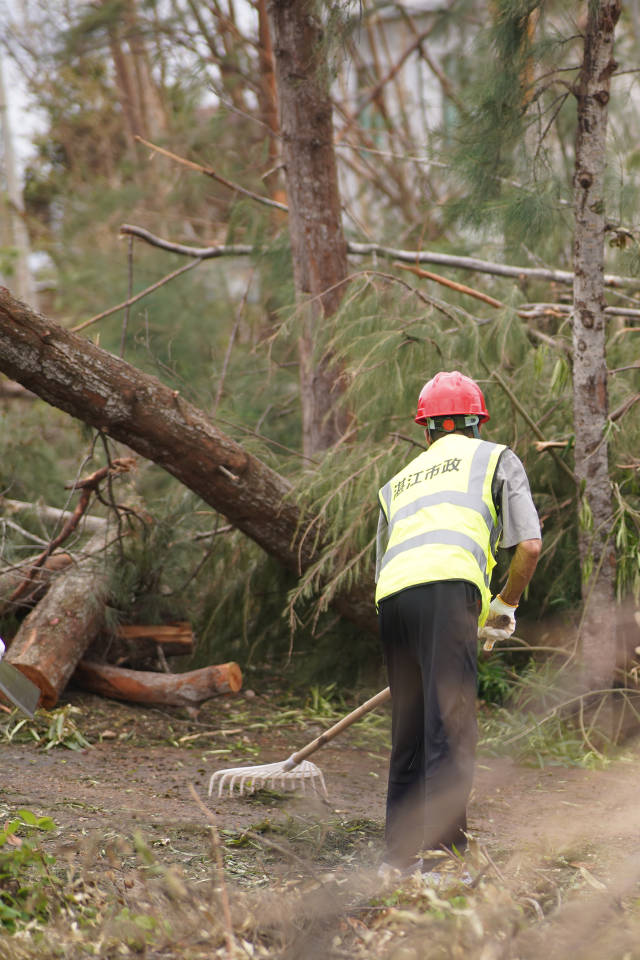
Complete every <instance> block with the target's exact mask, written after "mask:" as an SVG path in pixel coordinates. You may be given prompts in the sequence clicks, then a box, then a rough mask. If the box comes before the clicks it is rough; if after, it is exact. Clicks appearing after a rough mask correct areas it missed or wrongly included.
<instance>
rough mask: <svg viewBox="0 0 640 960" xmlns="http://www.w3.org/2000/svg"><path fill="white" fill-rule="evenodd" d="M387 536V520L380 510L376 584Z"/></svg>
mask: <svg viewBox="0 0 640 960" xmlns="http://www.w3.org/2000/svg"><path fill="white" fill-rule="evenodd" d="M388 536H389V530H388V525H387V518H386V517H385V515H384V513H383V511H382V510H381V511H380V513H379V514H378V532H377V533H376V583H377V582H378V577H379V576H380V568H381V566H382V558H383V556H384V552H385V550H386V549H387V539H388Z"/></svg>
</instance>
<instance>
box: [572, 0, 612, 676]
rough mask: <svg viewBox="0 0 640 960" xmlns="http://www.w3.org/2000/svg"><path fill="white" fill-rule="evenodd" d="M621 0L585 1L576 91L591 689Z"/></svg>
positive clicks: (579, 421)
mask: <svg viewBox="0 0 640 960" xmlns="http://www.w3.org/2000/svg"><path fill="white" fill-rule="evenodd" d="M620 7H621V4H620V0H601V2H599V3H589V4H588V18H587V27H586V34H585V41H584V59H583V63H582V69H581V71H580V76H579V78H578V81H577V84H576V87H575V93H576V97H577V101H578V131H577V137H576V157H575V175H574V208H575V234H574V254H573V255H574V267H573V269H574V277H575V279H574V285H573V401H574V425H575V472H576V475H577V477H578V478H579V480H580V484H581V486H580V497H579V502H580V508H581V509H580V525H579V550H580V562H581V565H582V571H583V585H584V586H583V595H584V604H585V611H584V617H583V628H582V661H583V666H584V672H585V677H584V679H585V682H586V683H587V684H588V685H589V687H590V688H592V689H595V688H607V687H610V686H611V685H612V681H613V674H614V669H615V662H616V638H615V631H614V629H613V626H614V618H613V605H614V597H615V590H614V582H615V551H614V544H613V542H612V540H611V529H612V522H613V510H612V498H611V484H610V481H609V463H608V448H607V439H606V428H607V422H608V420H607V418H608V413H609V408H608V397H607V365H606V357H605V332H606V331H605V317H604V307H605V300H604V240H605V219H606V218H605V209H604V175H605V167H606V151H607V144H606V135H607V115H608V107H607V105H608V102H609V89H610V80H611V75H612V73H613V72H614V71H615V69H616V67H617V64H616V62H615V60H614V59H613V41H614V31H615V26H616V23H617V21H618V17H619V16H620Z"/></svg>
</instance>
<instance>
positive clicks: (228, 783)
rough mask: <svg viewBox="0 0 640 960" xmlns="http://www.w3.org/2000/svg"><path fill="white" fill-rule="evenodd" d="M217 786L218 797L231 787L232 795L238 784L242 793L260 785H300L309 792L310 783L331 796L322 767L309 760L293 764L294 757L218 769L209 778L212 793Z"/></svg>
mask: <svg viewBox="0 0 640 960" xmlns="http://www.w3.org/2000/svg"><path fill="white" fill-rule="evenodd" d="M216 786H217V788H218V796H219V797H221V796H222V794H223V791H224V790H225V789H228V791H229V796H233V790H234V787H238V793H239V795H240V796H242V795H243V794H244V792H245V790H246V791H247V793H253V792H254V790H259V789H260V787H271V788H272V789H277V788H278V787H280V788H281V789H283V790H287V789H289V790H295V789H296V788H298V787H299V788H300V789H301V790H302V792H303V793H306V790H307V786H310V787H311V789H312V790H313V791H316V792H319V793H321V794H322V795H323V796H324V797H325V798H328V794H327V787H326V784H325V782H324V777H323V776H322V771H321V770H320V769H319V767H316V765H315V763H311V762H310V761H309V760H303V761H302V762H301V763H297V764H293V763H292V762H291V758H289V759H288V760H283V761H280V762H279V763H263V764H261V765H260V766H256V767H230V768H228V769H227V770H216V772H215V773H214V774H212V776H211V779H210V780H209V796H211V794H212V793H213V791H214V790H215V788H216Z"/></svg>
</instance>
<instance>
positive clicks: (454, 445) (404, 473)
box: [376, 433, 506, 625]
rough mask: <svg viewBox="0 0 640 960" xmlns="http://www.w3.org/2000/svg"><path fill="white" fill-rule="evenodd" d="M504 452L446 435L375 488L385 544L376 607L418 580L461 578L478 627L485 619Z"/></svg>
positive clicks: (481, 442)
mask: <svg viewBox="0 0 640 960" xmlns="http://www.w3.org/2000/svg"><path fill="white" fill-rule="evenodd" d="M505 449H506V448H505V447H504V446H502V445H501V444H498V443H489V442H488V441H485V440H476V439H474V438H472V437H466V436H464V435H462V434H455V433H452V434H449V435H448V436H444V437H442V438H441V439H439V440H437V441H436V442H435V443H434V444H432V445H431V446H430V447H429V449H428V450H426V451H425V452H424V453H421V454H420V456H418V457H416V458H415V460H412V461H411V463H409V464H408V465H407V466H406V467H404V469H403V470H401V471H400V472H399V473H397V474H396V475H395V476H394V477H392V479H391V480H390V481H389V482H388V483H386V484H385V485H384V487H382V488H381V489H380V491H379V493H378V499H379V501H380V506H381V508H382V510H383V511H384V514H385V516H386V518H387V523H388V526H389V540H388V543H387V549H386V551H385V553H384V556H383V558H382V564H381V569H380V576H379V578H378V584H377V588H376V604H378V603H379V601H380V600H383V599H384V598H385V597H390V596H392V594H394V593H399V592H400V591H401V590H406V588H407V587H413V586H417V585H418V584H421V583H433V582H434V581H436V580H468V581H470V582H471V583H474V584H475V585H476V586H477V587H478V590H479V591H480V596H481V598H482V610H481V613H480V618H479V623H480V625H482V624H483V623H484V622H485V620H486V618H487V612H488V609H489V603H490V601H491V592H490V589H489V585H490V583H491V571H492V570H493V568H494V566H495V562H496V561H495V557H494V551H495V548H496V545H497V542H498V538H499V534H500V528H499V524H498V520H497V516H496V509H495V506H494V503H493V497H492V496H491V483H492V480H493V475H494V473H495V471H496V467H497V465H498V460H499V459H500V454H501V453H502V451H503V450H505Z"/></svg>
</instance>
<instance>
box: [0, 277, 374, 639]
mask: <svg viewBox="0 0 640 960" xmlns="http://www.w3.org/2000/svg"><path fill="white" fill-rule="evenodd" d="M0 372H2V373H5V374H7V376H10V377H11V378H12V379H13V380H17V381H18V383H22V384H23V385H24V386H26V387H27V388H28V389H29V390H31V391H32V392H33V393H35V394H37V395H38V396H39V397H41V398H42V399H43V400H45V401H46V402H47V403H50V404H51V405H52V406H54V407H58V408H59V409H61V410H64V411H66V412H67V413H69V414H71V416H73V417H76V418H77V419H78V420H82V421H83V422H84V423H88V424H89V425H90V426H93V427H96V428H99V429H101V430H103V431H104V432H105V433H106V434H108V435H109V436H111V437H113V438H114V439H115V440H119V441H121V442H123V443H126V444H127V446H129V447H131V449H132V450H135V451H136V452H137V453H139V454H141V455H142V456H144V457H146V458H147V459H149V460H153V461H154V462H155V463H157V464H159V465H160V466H161V467H163V468H164V469H165V470H166V471H167V472H168V473H170V474H172V476H174V477H176V478H177V479H178V480H179V481H180V482H181V483H183V484H184V485H185V486H187V487H189V489H190V490H193V491H194V493H196V494H198V496H200V497H201V498H202V499H203V500H204V501H205V503H208V504H210V505H211V506H212V507H214V509H216V510H217V511H219V512H220V513H222V514H224V515H225V516H226V517H228V519H229V520H230V521H231V523H233V524H234V525H235V526H236V527H237V528H238V530H241V531H242V532H243V533H245V534H246V535H247V536H248V537H251V539H252V540H254V541H255V542H256V543H257V544H259V546H261V547H262V548H263V549H264V550H265V551H266V552H267V553H269V554H270V555H271V556H273V557H275V558H276V559H277V560H278V561H279V562H280V563H281V564H283V566H284V567H286V568H287V569H288V570H290V571H292V572H293V573H295V574H299V573H301V572H302V571H303V570H306V569H307V568H308V567H309V565H310V564H311V563H313V561H314V560H315V559H317V557H318V552H317V550H315V549H314V548H313V545H312V543H311V541H312V539H313V538H311V537H307V538H304V537H303V535H302V534H303V532H304V530H305V527H306V524H305V523H304V518H303V517H302V516H301V513H300V511H299V510H298V508H297V506H296V504H295V503H294V502H293V498H292V497H291V496H290V493H291V489H290V485H289V483H288V482H287V481H286V480H285V479H284V478H283V477H281V476H280V475H279V474H278V473H276V472H275V471H274V470H272V469H271V468H270V467H268V466H267V465H266V464H264V463H262V462H261V461H260V460H258V458H257V457H254V456H252V455H251V454H250V453H247V452H246V451H245V450H243V448H242V447H241V446H240V445H239V444H237V443H235V441H234V440H232V439H231V438H230V437H228V436H226V435H225V434H224V433H222V432H221V431H220V430H218V429H217V428H216V427H215V426H214V425H213V424H212V423H211V422H210V421H209V420H208V419H207V417H206V416H205V414H204V413H203V412H202V411H201V410H198V409H197V407H194V406H193V405H192V404H190V403H188V402H187V401H186V400H183V398H182V397H181V396H180V394H179V392H178V391H177V390H171V389H170V388H169V387H166V386H164V384H162V383H160V381H159V380H157V379H156V378H155V377H151V376H149V375H148V374H145V373H142V372H141V371H140V370H137V369H136V368H135V367H133V366H131V365H130V364H128V363H126V362H125V361H123V360H119V359H117V358H116V357H114V356H112V354H110V353H107V351H106V350H101V349H100V347H97V346H95V344H93V343H91V341H90V340H86V339H83V338H82V337H79V336H77V335H76V334H73V333H70V332H69V331H68V330H65V329H64V328H63V327H61V326H60V325H59V324H57V323H55V322H54V321H52V320H49V319H47V318H45V317H43V316H42V315H41V314H38V313H36V312H35V311H33V310H31V309H30V308H29V307H28V306H27V305H26V304H24V303H22V302H20V301H19V300H16V299H15V298H14V297H12V296H11V294H10V292H9V291H8V290H7V289H6V287H0ZM309 519H311V518H309ZM332 605H333V606H334V607H335V608H336V609H337V610H338V612H339V613H341V614H342V615H343V616H345V617H346V618H347V619H349V620H351V621H352V622H354V623H356V624H357V625H358V626H360V627H361V628H362V629H365V630H369V631H372V632H373V631H375V630H376V617H375V613H374V608H373V600H372V590H371V586H370V585H367V584H362V585H361V586H357V585H356V586H354V587H353V588H352V589H350V590H349V592H348V593H344V594H342V595H340V596H339V597H337V598H336V599H335V601H332Z"/></svg>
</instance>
